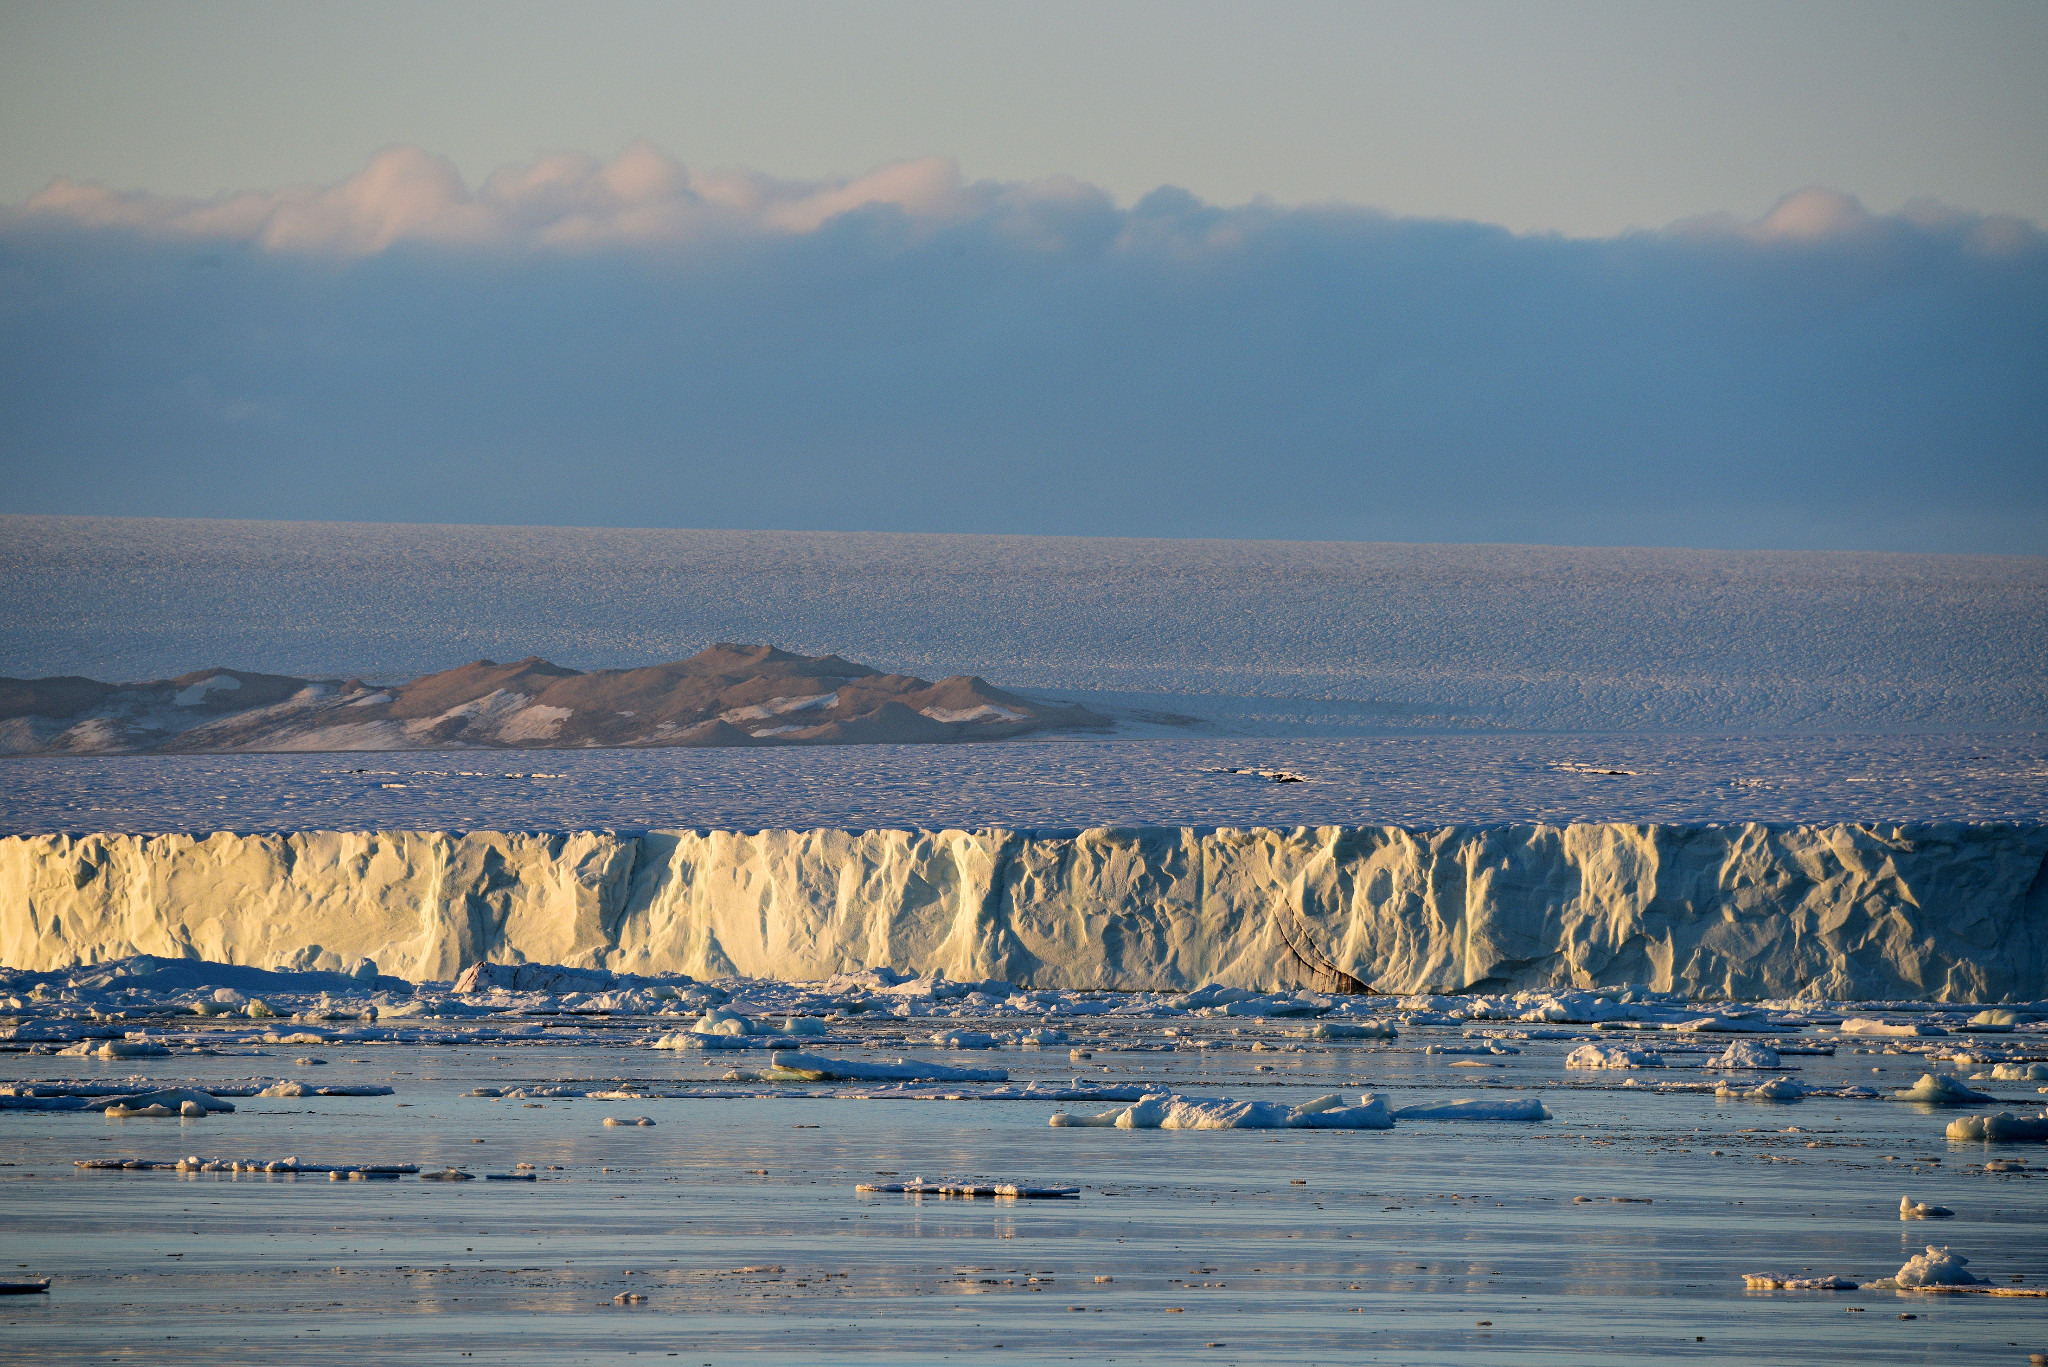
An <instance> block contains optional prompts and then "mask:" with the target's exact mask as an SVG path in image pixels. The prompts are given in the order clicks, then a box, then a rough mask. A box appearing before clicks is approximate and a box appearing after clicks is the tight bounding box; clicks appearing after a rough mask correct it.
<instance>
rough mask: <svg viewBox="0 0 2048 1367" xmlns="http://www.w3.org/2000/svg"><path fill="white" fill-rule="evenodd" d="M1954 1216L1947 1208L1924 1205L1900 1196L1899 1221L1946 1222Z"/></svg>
mask: <svg viewBox="0 0 2048 1367" xmlns="http://www.w3.org/2000/svg"><path fill="white" fill-rule="evenodd" d="M1954 1214H1955V1212H1954V1211H1952V1210H1950V1209H1949V1208H1948V1207H1947V1206H1930V1205H1926V1204H1924V1203H1922V1202H1919V1201H1915V1200H1914V1199H1913V1198H1912V1197H1910V1196H1901V1197H1900V1198H1899V1218H1900V1219H1901V1220H1946V1219H1948V1218H1949V1217H1950V1216H1952V1215H1954Z"/></svg>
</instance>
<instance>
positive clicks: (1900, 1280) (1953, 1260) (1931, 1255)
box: [1866, 1244, 1983, 1291]
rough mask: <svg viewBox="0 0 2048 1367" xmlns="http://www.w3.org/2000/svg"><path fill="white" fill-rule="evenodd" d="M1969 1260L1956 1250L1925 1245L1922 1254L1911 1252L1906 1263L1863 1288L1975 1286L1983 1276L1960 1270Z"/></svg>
mask: <svg viewBox="0 0 2048 1367" xmlns="http://www.w3.org/2000/svg"><path fill="white" fill-rule="evenodd" d="M1969 1261H1970V1260H1969V1259H1968V1258H1965V1257H1964V1256H1963V1255H1962V1254H1960V1253H1951V1252H1949V1251H1948V1249H1947V1248H1936V1247H1935V1246H1934V1245H1933V1244H1929V1245H1927V1251H1926V1252H1925V1253H1915V1254H1914V1255H1913V1256H1912V1257H1910V1258H1908V1259H1907V1260H1906V1265H1905V1266H1904V1267H1902V1268H1900V1269H1899V1270H1898V1271H1897V1272H1895V1273H1893V1274H1892V1275H1891V1276H1889V1277H1886V1278H1885V1279H1884V1280H1882V1281H1875V1282H1871V1283H1870V1284H1869V1286H1868V1287H1867V1288H1866V1289H1867V1290H1872V1291H1911V1290H1914V1289H1916V1288H1918V1287H1926V1286H1977V1285H1980V1284H1982V1282H1983V1278H1981V1277H1975V1276H1972V1275H1971V1274H1970V1273H1968V1272H1967V1271H1965V1270H1964V1266H1965V1264H1967V1263H1968V1262H1969Z"/></svg>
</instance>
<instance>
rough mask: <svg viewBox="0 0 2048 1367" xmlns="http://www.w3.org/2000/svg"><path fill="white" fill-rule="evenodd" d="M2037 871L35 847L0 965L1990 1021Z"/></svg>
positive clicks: (635, 842)
mask: <svg viewBox="0 0 2048 1367" xmlns="http://www.w3.org/2000/svg"><path fill="white" fill-rule="evenodd" d="M2044 861H2048V827H2041V826H2020V825H1991V824H1981V825H1965V824H1932V823H1930V824H1921V825H1850V824H1842V825H1832V826H1791V827H1773V826H1762V825H1754V824H1752V825H1725V826H1680V825H1668V826H1642V825H1624V824H1585V825H1569V826H1549V825H1499V826H1447V827H1441V828H1436V829H1423V830H1408V829H1404V828H1401V827H1393V826H1376V827H1335V826H1323V827H1295V828H1290V829H1284V830H1282V829H1265V828H1246V829H1238V828H1222V829H1208V828H1192V827H1157V828H1153V827H1146V828H1118V827H1103V828H1097V829H1092V830H1086V831H1079V832H1075V831H1030V830H1002V829H987V830H971V831H969V830H937V831H929V830H917V831H912V830H865V831H849V830H811V831H789V830H762V831H747V832H741V831H722V830H714V831H653V832H646V833H643V834H621V833H612V832H581V833H574V834H546V833H506V832H490V831H472V832H435V831H386V832H334V831H306V832H296V833H288V834H258V835H242V834H233V833H216V834H212V835H115V834H99V835H29V836H14V837H7V838H5V839H0V963H5V964H8V965H11V966H15V967H21V968H45V969H46V968H63V967H69V966H72V965H77V964H86V963H98V962H104V961H107V960H111V959H118V958H123V957H126V956H129V955H135V954H155V955H161V956H164V957H166V958H170V959H193V958H202V959H210V960H215V961H219V962H222V963H228V964H266V963H286V962H291V961H292V960H293V957H294V956H295V955H300V954H302V953H304V952H305V950H306V947H307V946H308V945H314V946H319V947H324V948H322V949H321V953H322V954H323V955H324V956H325V957H324V958H322V959H321V960H320V964H319V966H322V967H325V966H327V963H328V962H329V961H330V960H331V961H332V963H333V965H334V966H336V967H345V966H347V965H349V964H356V965H361V964H365V963H368V964H371V967H370V968H369V970H368V971H369V972H371V973H372V974H375V973H378V972H380V971H381V972H383V973H387V974H397V975H402V976H403V977H405V978H409V979H412V980H436V981H446V980H448V979H452V978H455V977H456V976H457V975H458V974H461V973H463V972H464V971H465V970H467V969H470V968H473V967H476V966H478V965H480V964H485V963H490V964H513V965H516V964H522V963H545V964H552V965H566V966H568V968H569V970H571V971H583V970H596V969H602V970H613V971H618V972H626V973H635V974H676V973H682V974H692V975H695V976H698V977H725V976H730V975H743V976H747V977H756V978H777V979H783V980H803V979H818V978H826V977H830V976H832V975H834V974H839V973H848V972H856V971H859V970H862V969H865V968H868V967H870V966H873V965H880V964H889V965H897V966H903V967H907V968H909V969H912V970H915V971H916V972H917V973H918V974H920V975H923V976H930V975H933V974H935V973H938V972H943V973H944V974H945V975H946V976H947V977H948V978H950V979H955V980H982V979H1000V980H1004V981H1005V982H1008V983H1028V984H1031V985H1034V986H1037V987H1044V988H1101V987H1149V988H1155V989H1181V988H1193V987H1197V986H1201V985H1204V984H1217V985H1220V986H1221V987H1222V988H1224V989H1241V990H1250V989H1264V988H1268V987H1271V986H1274V985H1276V984H1277V983H1278V982H1280V981H1282V980H1284V979H1286V978H1287V976H1288V973H1289V964H1290V951H1289V950H1288V947H1287V946H1288V941H1289V939H1290V937H1292V938H1293V939H1295V940H1301V939H1304V938H1305V939H1306V940H1307V941H1308V942H1309V943H1310V944H1312V945H1314V946H1315V947H1316V948H1317V949H1318V951H1319V952H1322V953H1325V954H1327V956H1328V957H1329V958H1330V959H1331V960H1332V961H1333V962H1334V963H1335V964H1336V965H1338V966H1339V967H1341V968H1344V969H1346V970H1347V971H1349V972H1351V973H1354V974H1356V975H1357V976H1359V977H1361V978H1363V979H1364V980H1365V981H1366V982H1368V983H1369V984H1372V985H1374V986H1376V987H1378V988H1380V989H1382V990H1390V991H1399V992H1438V993H1440V992H1454V991H1482V992H1485V991H1502V990H1512V989H1516V988H1557V987H1566V986H1569V987H1577V988H1591V987H1593V986H1595V985H1597V984H1601V983H1612V982H1629V983H1637V984H1641V985H1644V986H1646V987H1648V988H1652V989H1654V990H1657V991H1678V992H1684V993H1687V994H1689V995H1694V996H1706V997H1725V998H1735V999H1746V998H1759V997H1793V996H1803V997H1806V998H1809V999H1813V998H1821V999H1827V1000H1837V1001H1849V1000H1858V999H1870V998H1932V999H1935V1000H1942V1001H1985V1000H2000V999H2011V998H2014V997H2031V996H2033V995H2036V994H2038V993H2039V992H2040V990H2041V985H2042V983H2043V982H2044V980H2048V880H2044V879H2041V878H2039V877H2038V875H2039V874H2040V872H2041V870H2042V868H2043V866H2044ZM305 966H307V967H312V966H314V965H312V964H307V965H305ZM1268 1008H1270V1009H1271V1010H1278V1009H1280V1008H1279V1007H1277V1006H1274V1005H1273V1004H1272V1003H1267V1004H1266V1006H1263V1007H1262V1006H1258V1004H1255V1003H1248V1002H1240V1003H1234V1004H1225V1009H1226V1010H1231V1011H1232V1013H1233V1014H1242V1013H1258V1014H1270V1010H1269V1009H1268ZM1104 1009H1108V1008H1104ZM1878 1024H1880V1025H1883V1024H1886V1023H1885V1022H1878ZM1697 1028H1699V1029H1702V1030H1733V1031H1741V1030H1746V1029H1762V1028H1766V1027H1764V1026H1762V1025H1761V1024H1759V1023H1756V1022H1747V1023H1745V1022H1744V1021H1742V1020H1741V1019H1738V1018H1735V1017H1728V1018H1726V1019H1722V1018H1719V1017H1716V1018H1713V1019H1709V1020H1705V1021H1702V1022H1700V1023H1698V1027H1697ZM1929 1028H1934V1027H1929ZM1883 1033H1886V1034H1890V1033H1894V1031H1893V1030H1890V1029H1887V1030H1885V1031H1883ZM1898 1033H1904V1032H1903V1031H1899V1032H1898ZM1912 1033H1914V1034H1919V1033H1922V1032H1921V1030H1920V1029H1919V1028H1917V1027H1915V1028H1913V1030H1912Z"/></svg>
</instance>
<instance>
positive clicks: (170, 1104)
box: [87, 1087, 235, 1120]
mask: <svg viewBox="0 0 2048 1367" xmlns="http://www.w3.org/2000/svg"><path fill="white" fill-rule="evenodd" d="M87 1105H88V1108H90V1105H91V1103H90V1102H88V1103H87ZM102 1106H103V1108H104V1110H105V1112H106V1115H107V1118H108V1119H109V1120H123V1119H127V1118H128V1117H131V1116H140V1117H147V1118H152V1119H155V1118H161V1117H167V1116H180V1117H183V1118H186V1119H196V1118H197V1117H199V1116H203V1115H205V1114H207V1113H208V1112H209V1111H233V1110H234V1109H235V1108H234V1106H233V1105H232V1104H231V1103H229V1102H226V1101H222V1100H221V1099H220V1098H219V1097H216V1096H213V1095H211V1094H210V1093H207V1092H200V1091H194V1090H193V1089H192V1088H190V1087H173V1088H170V1089H168V1090H165V1091H158V1092H139V1093H137V1094H136V1095H134V1096H124V1097H114V1098H111V1099H109V1100H108V1101H106V1102H104V1103H102Z"/></svg>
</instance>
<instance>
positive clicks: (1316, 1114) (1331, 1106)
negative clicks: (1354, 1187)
mask: <svg viewBox="0 0 2048 1367" xmlns="http://www.w3.org/2000/svg"><path fill="white" fill-rule="evenodd" d="M1049 1123H1050V1124H1052V1125H1054V1126H1059V1127H1064V1126H1070V1125H1086V1126H1097V1127H1102V1128H1109V1129H1119V1130H1390V1129H1392V1128H1393V1127H1394V1117H1393V1116H1392V1114H1390V1113H1389V1112H1388V1110H1387V1101H1386V1098H1385V1097H1382V1096H1375V1095H1374V1094H1373V1093H1371V1092H1367V1093H1366V1094H1365V1095H1364V1096H1362V1097H1361V1098H1359V1104H1358V1105H1356V1106H1346V1105H1345V1104H1344V1101H1343V1098H1342V1097H1340V1096H1338V1095H1337V1094H1335V1093H1334V1092H1333V1093H1331V1094H1330V1095H1328V1096H1320V1097H1317V1098H1316V1099H1315V1100H1313V1101H1306V1102H1303V1103H1302V1104H1301V1105H1299V1106H1289V1105H1287V1104H1286V1103H1285V1102H1281V1101H1233V1100H1231V1099H1230V1098H1229V1097H1215V1096H1181V1095H1180V1094H1178V1093H1173V1094H1168V1093H1165V1092H1155V1093H1151V1094H1149V1095H1147V1096H1145V1097H1142V1098H1140V1099H1139V1100H1138V1101H1137V1102H1136V1103H1134V1104H1132V1105H1129V1106H1122V1107H1118V1108H1117V1109H1115V1110H1110V1111H1104V1112H1102V1113H1101V1114H1099V1115H1069V1114H1068V1113H1067V1112H1065V1111H1057V1112H1055V1113H1054V1114H1053V1117H1052V1119H1051V1121H1050V1122H1049Z"/></svg>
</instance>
